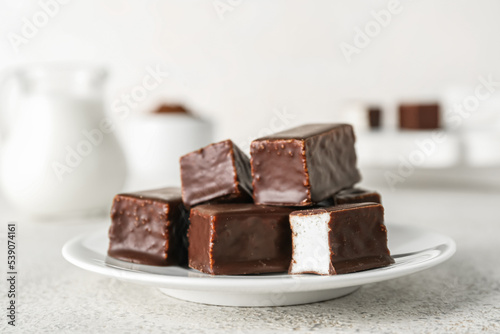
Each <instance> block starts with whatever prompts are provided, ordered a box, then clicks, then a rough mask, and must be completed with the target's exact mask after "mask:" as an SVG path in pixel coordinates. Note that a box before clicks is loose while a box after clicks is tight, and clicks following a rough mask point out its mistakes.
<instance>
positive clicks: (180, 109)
mask: <svg viewBox="0 0 500 334" xmlns="http://www.w3.org/2000/svg"><path fill="white" fill-rule="evenodd" d="M153 113H154V114H165V113H185V114H189V111H188V110H187V109H186V108H184V106H183V105H180V104H162V105H160V106H159V107H158V108H156V109H155V110H154V111H153Z"/></svg>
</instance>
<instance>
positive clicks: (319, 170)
mask: <svg viewBox="0 0 500 334" xmlns="http://www.w3.org/2000/svg"><path fill="white" fill-rule="evenodd" d="M354 142H355V136H354V132H353V129H352V126H350V125H347V124H308V125H303V126H300V127H297V128H293V129H290V130H287V131H283V132H279V133H276V134H274V135H271V136H267V137H263V138H259V139H256V140H254V141H253V142H252V145H251V157H252V158H251V167H252V176H253V189H254V191H253V197H254V201H255V203H257V204H267V205H286V206H310V205H312V204H314V203H317V202H320V201H322V200H325V199H327V198H328V197H331V196H332V195H333V194H335V193H336V192H338V191H339V190H341V189H343V188H347V187H351V186H353V185H354V184H355V183H357V182H359V181H360V180H361V176H360V174H359V171H358V169H357V167H356V151H355V148H354Z"/></svg>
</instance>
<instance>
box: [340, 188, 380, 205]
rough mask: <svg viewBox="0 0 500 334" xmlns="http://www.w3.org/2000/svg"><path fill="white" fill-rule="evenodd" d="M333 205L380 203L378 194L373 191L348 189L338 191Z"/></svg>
mask: <svg viewBox="0 0 500 334" xmlns="http://www.w3.org/2000/svg"><path fill="white" fill-rule="evenodd" d="M334 200H335V205H341V204H353V203H365V202H372V203H382V199H381V198H380V194H379V193H377V192H375V191H370V190H365V189H360V188H350V189H344V190H341V191H339V192H338V193H336V194H335V196H334Z"/></svg>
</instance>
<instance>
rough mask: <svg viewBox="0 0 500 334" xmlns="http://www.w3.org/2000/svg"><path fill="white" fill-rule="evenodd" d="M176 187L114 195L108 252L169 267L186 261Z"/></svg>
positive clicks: (128, 258)
mask: <svg viewBox="0 0 500 334" xmlns="http://www.w3.org/2000/svg"><path fill="white" fill-rule="evenodd" d="M184 210H185V209H184V206H183V204H182V201H181V192H180V189H179V188H162V189H155V190H149V191H141V192H135V193H129V194H119V195H116V196H115V198H114V201H113V206H112V209H111V221H112V223H111V227H110V229H109V249H108V255H109V256H111V257H113V258H116V259H119V260H123V261H129V262H133V263H140V264H149V265H156V266H168V265H174V264H182V263H183V262H185V261H186V257H187V254H186V246H185V245H183V241H182V235H183V234H185V233H186V229H187V221H186V220H185V218H184V217H183V215H185V212H184Z"/></svg>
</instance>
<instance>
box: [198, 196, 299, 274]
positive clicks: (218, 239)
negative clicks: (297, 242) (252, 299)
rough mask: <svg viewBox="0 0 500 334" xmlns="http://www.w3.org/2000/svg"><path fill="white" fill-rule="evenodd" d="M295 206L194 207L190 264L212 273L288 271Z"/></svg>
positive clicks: (228, 205)
mask: <svg viewBox="0 0 500 334" xmlns="http://www.w3.org/2000/svg"><path fill="white" fill-rule="evenodd" d="M293 210H294V209H293V208H286V207H272V206H261V205H254V204H246V203H245V204H202V205H199V206H196V207H194V208H193V209H191V214H190V221H191V224H190V227H189V232H188V238H189V252H188V253H189V266H190V267H191V268H193V269H197V270H199V271H202V272H204V273H207V274H212V275H239V274H258V273H273V272H286V271H287V270H288V267H289V266H290V259H291V255H292V245H291V242H292V240H291V231H290V224H289V221H288V215H289V214H290V212H292V211H293Z"/></svg>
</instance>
